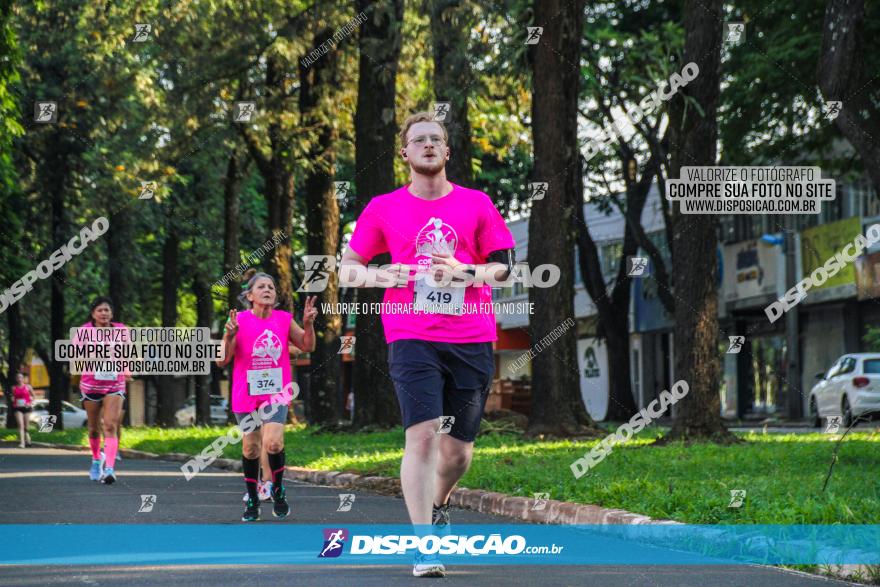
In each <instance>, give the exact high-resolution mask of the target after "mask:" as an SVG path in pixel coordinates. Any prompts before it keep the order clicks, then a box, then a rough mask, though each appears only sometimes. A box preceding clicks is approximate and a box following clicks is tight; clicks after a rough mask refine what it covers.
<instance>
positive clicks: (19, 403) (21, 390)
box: [12, 385, 31, 408]
mask: <svg viewBox="0 0 880 587" xmlns="http://www.w3.org/2000/svg"><path fill="white" fill-rule="evenodd" d="M12 405H13V406H14V407H16V408H27V407H29V406H30V405H31V390H30V389H28V386H27V385H16V386H15V387H13V388H12Z"/></svg>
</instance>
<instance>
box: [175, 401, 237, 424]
mask: <svg viewBox="0 0 880 587" xmlns="http://www.w3.org/2000/svg"><path fill="white" fill-rule="evenodd" d="M174 416H175V418H177V424H178V426H192V425H193V424H195V423H196V398H194V397H191V398H189V399H187V400H186V402H184V404H183V407H182V408H180V409H179V410H177V412H175V414H174ZM211 424H215V425H218V426H222V425H223V424H226V400H225V399H224V398H223V396H220V395H212V396H211Z"/></svg>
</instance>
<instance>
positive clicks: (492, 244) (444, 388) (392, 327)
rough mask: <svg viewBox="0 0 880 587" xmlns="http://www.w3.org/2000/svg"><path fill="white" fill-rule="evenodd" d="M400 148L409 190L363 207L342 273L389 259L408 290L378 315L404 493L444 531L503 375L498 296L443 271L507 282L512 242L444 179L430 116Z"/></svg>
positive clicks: (491, 215) (497, 220)
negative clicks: (402, 438)
mask: <svg viewBox="0 0 880 587" xmlns="http://www.w3.org/2000/svg"><path fill="white" fill-rule="evenodd" d="M401 142H402V144H403V146H402V148H401V150H400V154H401V156H402V157H403V159H404V160H405V161H406V162H407V163H408V164H409V166H410V177H411V183H410V184H409V185H407V186H403V187H401V188H399V189H397V190H395V191H393V192H391V193H389V194H384V195H381V196H376V197H374V198H373V199H372V200H371V201H370V203H369V204H368V205H367V206H366V208H364V211H363V212H362V213H361V215H360V217H359V218H358V220H357V225H356V227H355V230H354V234H353V235H352V237H351V242H350V244H349V248H348V250H347V251H346V252H345V255H343V257H342V265H343V271H347V270H346V269H345V266H351V265H361V266H363V265H366V264H367V263H368V262H369V261H370V259H372V258H373V257H375V256H376V255H378V254H381V253H386V252H389V253H391V262H392V266H391V270H390V274H391V275H392V276H393V277H394V278H395V279H396V280H399V281H398V283H400V284H405V286H403V287H391V288H388V289H386V290H385V297H384V300H383V302H384V303H383V306H382V324H383V326H384V329H385V339H386V341H387V342H388V364H389V368H390V375H391V379H392V381H393V382H394V388H395V391H396V393H397V398H398V401H399V403H400V411H401V416H402V418H403V425H404V427H405V428H406V446H405V447H404V455H403V461H402V463H401V467H400V478H401V485H402V487H403V495H404V499H405V500H406V506H407V510H408V511H409V516H410V519H411V520H412V523H413V524H417V525H427V524H432V525H434V526H447V525H448V524H449V513H448V504H447V502H448V499H449V495H450V494H451V493H452V490H453V489H454V487H455V485H456V483H458V480H459V479H461V477H462V475H464V473H465V472H466V471H467V469H468V466H469V465H470V462H471V457H472V455H473V445H474V439H475V438H476V436H477V432H478V431H479V426H480V419H481V418H482V415H483V409H484V407H485V404H486V398H487V396H488V393H489V388H490V386H491V384H492V377H493V375H494V373H495V361H494V355H493V352H492V342H494V341H495V340H496V339H497V337H496V331H495V315H494V312H493V311H492V305H491V304H492V288H491V286H490V285H485V284H484V285H482V286H478V285H471V286H468V287H462V285H463V284H464V283H466V282H462V281H460V280H459V281H458V282H457V283H448V281H449V280H448V278H447V279H445V280H444V279H442V278H441V276H440V273H441V272H440V271H438V269H439V266H445V267H444V271H445V272H446V273H449V274H451V273H452V272H453V271H454V272H455V273H457V274H458V275H459V276H460V275H463V274H468V275H471V276H473V275H474V274H475V273H477V272H480V273H484V272H487V273H488V275H489V276H490V277H492V278H494V279H495V280H498V281H503V280H504V279H506V278H507V276H508V275H509V274H510V272H511V271H512V269H513V263H514V258H513V247H514V241H513V237H512V235H511V234H510V230H509V229H508V228H507V225H506V224H505V223H504V219H503V218H502V217H501V215H500V214H499V213H498V210H497V209H496V208H495V205H494V204H493V203H492V200H491V199H490V198H489V196H487V195H486V194H484V193H483V192H480V191H478V190H473V189H468V188H465V187H462V186H459V185H455V184H453V183H450V182H449V181H447V180H446V170H445V166H446V161H448V160H449V156H450V150H449V147H448V146H447V144H446V143H447V133H446V129H445V128H444V126H443V125H442V124H441V123H439V122H437V121H435V120H434V119H433V116H432V115H431V114H429V113H427V112H420V113H416V114H414V115H412V116H410V117H409V118H408V119H407V120H406V122H405V123H404V126H403V128H402V130H401ZM487 262H488V264H487ZM435 277H436V278H437V280H436V281H435V279H434V278H435ZM447 283H448V284H447ZM367 285H369V284H367ZM435 479H436V481H435ZM432 500H433V502H432ZM413 574H414V575H415V576H419V577H424V576H443V575H444V574H445V569H444V567H443V565H442V564H441V563H440V561H439V560H437V559H436V557H431V556H421V555H417V556H416V564H415V566H414V568H413Z"/></svg>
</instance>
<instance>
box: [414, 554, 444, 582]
mask: <svg viewBox="0 0 880 587" xmlns="http://www.w3.org/2000/svg"><path fill="white" fill-rule="evenodd" d="M445 576H446V567H444V566H443V563H441V562H440V559H439V558H437V557H436V556H435V555H433V554H421V553H416V556H415V564H414V565H413V577H445Z"/></svg>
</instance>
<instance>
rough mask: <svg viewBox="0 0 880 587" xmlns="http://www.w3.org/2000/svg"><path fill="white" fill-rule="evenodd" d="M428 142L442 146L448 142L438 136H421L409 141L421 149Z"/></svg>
mask: <svg viewBox="0 0 880 587" xmlns="http://www.w3.org/2000/svg"><path fill="white" fill-rule="evenodd" d="M428 141H431V144H433V145H442V144H443V143H445V142H446V141H444V140H443V137H440V136H437V135H419V136H417V137H416V138H414V139H411V140H410V141H409V143H415V144H417V145H418V146H420V147H421V146H423V145H424V144H425V143H427V142H428ZM409 143H407V144H409Z"/></svg>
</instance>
